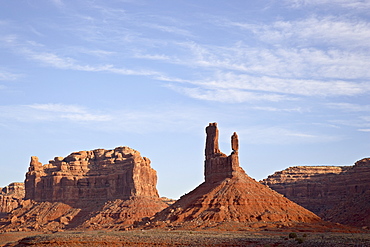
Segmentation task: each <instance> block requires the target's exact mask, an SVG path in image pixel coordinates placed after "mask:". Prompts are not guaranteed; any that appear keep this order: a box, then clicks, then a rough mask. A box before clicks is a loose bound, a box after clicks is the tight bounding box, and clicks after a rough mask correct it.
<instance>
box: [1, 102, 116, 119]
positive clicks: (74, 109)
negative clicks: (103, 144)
mask: <svg viewBox="0 0 370 247" xmlns="http://www.w3.org/2000/svg"><path fill="white" fill-rule="evenodd" d="M0 116H1V117H2V118H3V119H6V120H7V121H9V120H11V121H14V120H16V121H20V122H45V121H46V122H57V121H61V120H64V121H72V122H79V123H87V122H105V121H110V120H112V117H111V116H109V115H107V114H100V113H94V112H92V111H91V110H88V109H86V108H84V107H81V106H76V105H65V104H33V105H15V106H1V107H0Z"/></svg>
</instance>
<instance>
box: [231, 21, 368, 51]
mask: <svg viewBox="0 0 370 247" xmlns="http://www.w3.org/2000/svg"><path fill="white" fill-rule="evenodd" d="M226 24H227V25H231V26H234V27H239V28H241V29H244V30H249V31H251V32H252V33H253V34H255V35H256V37H258V38H259V40H261V41H262V42H268V43H278V42H280V43H282V44H284V42H286V43H287V42H289V43H287V44H291V45H298V44H299V45H315V44H316V45H318V44H321V45H322V44H325V45H334V44H335V45H339V46H341V47H343V48H348V49H351V50H352V49H353V48H356V47H369V46H370V45H369V43H368V42H366V40H367V39H369V37H370V24H369V23H368V22H367V21H365V20H361V19H359V18H349V17H337V16H325V17H316V16H312V17H309V18H304V19H299V20H289V21H284V20H280V21H276V22H273V23H270V24H251V23H242V22H233V21H229V22H228V23H226Z"/></svg>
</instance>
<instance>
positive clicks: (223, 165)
mask: <svg viewBox="0 0 370 247" xmlns="http://www.w3.org/2000/svg"><path fill="white" fill-rule="evenodd" d="M206 133H207V137H206V149H205V155H206V159H205V162H204V163H205V168H204V177H205V181H206V182H210V183H217V182H220V181H222V180H223V179H225V178H231V177H233V176H234V175H235V174H236V172H237V171H239V169H240V168H239V157H238V149H239V143H238V142H239V141H238V135H237V134H236V132H234V134H233V135H232V136H231V148H232V150H233V152H232V153H231V154H230V155H229V156H227V155H226V154H224V153H222V152H221V151H220V150H219V147H218V129H217V123H210V124H209V125H208V126H207V127H206Z"/></svg>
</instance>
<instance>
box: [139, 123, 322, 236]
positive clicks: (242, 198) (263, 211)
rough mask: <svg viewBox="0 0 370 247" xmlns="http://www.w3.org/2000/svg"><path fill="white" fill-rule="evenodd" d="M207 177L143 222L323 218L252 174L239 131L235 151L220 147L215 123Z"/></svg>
mask: <svg viewBox="0 0 370 247" xmlns="http://www.w3.org/2000/svg"><path fill="white" fill-rule="evenodd" d="M206 133H207V138H206V148H205V158H206V159H205V182H203V183H202V184H201V185H199V186H198V187H197V188H195V189H194V190H193V191H191V192H190V193H188V194H185V195H184V196H182V197H181V198H180V199H179V200H178V201H177V202H176V203H174V204H173V205H172V206H170V207H168V208H166V209H164V210H163V211H161V212H159V213H157V214H156V215H155V216H154V217H153V218H151V219H148V220H147V221H146V222H141V225H146V227H149V228H150V227H174V228H212V227H214V228H216V227H217V228H219V227H223V228H228V227H229V228H231V229H234V230H235V229H238V228H243V229H245V228H249V227H273V228H276V227H281V228H284V227H289V226H293V225H297V224H306V223H308V224H315V223H318V222H320V223H321V222H322V221H321V219H320V218H319V217H318V216H316V215H315V214H313V213H312V212H310V211H308V210H306V209H304V208H303V207H301V206H299V205H297V204H296V203H294V202H292V201H290V200H289V199H287V198H285V197H283V196H282V195H281V194H278V193H276V192H275V191H273V190H271V189H270V188H268V187H267V186H264V185H262V184H260V183H258V182H257V181H255V180H254V179H252V178H250V177H249V176H248V175H247V174H246V173H245V172H244V170H243V169H242V168H241V167H240V166H239V159H238V145H239V144H238V137H237V135H236V133H234V134H233V136H232V138H231V146H232V150H233V151H232V153H231V154H230V155H229V156H227V155H225V154H223V153H222V152H220V150H219V148H218V129H217V124H216V123H211V124H210V125H209V126H208V127H207V128H206Z"/></svg>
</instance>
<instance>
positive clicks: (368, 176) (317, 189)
mask: <svg viewBox="0 0 370 247" xmlns="http://www.w3.org/2000/svg"><path fill="white" fill-rule="evenodd" d="M261 183H263V184H265V185H267V186H269V187H270V188H272V189H274V190H276V191H277V192H279V193H281V194H283V195H285V196H286V197H287V198H289V199H291V200H292V201H294V202H296V203H298V204H299V205H301V206H303V207H305V208H307V209H309V210H311V211H312V212H314V213H316V214H317V215H319V216H321V217H322V218H323V219H324V220H327V221H331V222H338V223H341V224H345V225H350V226H355V227H364V228H369V229H370V186H369V185H370V158H365V159H361V160H359V161H357V162H356V163H355V164H354V165H353V166H295V167H289V168H287V169H285V170H283V171H279V172H275V173H274V174H273V175H270V176H269V177H268V178H266V179H264V180H263V181H261Z"/></svg>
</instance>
